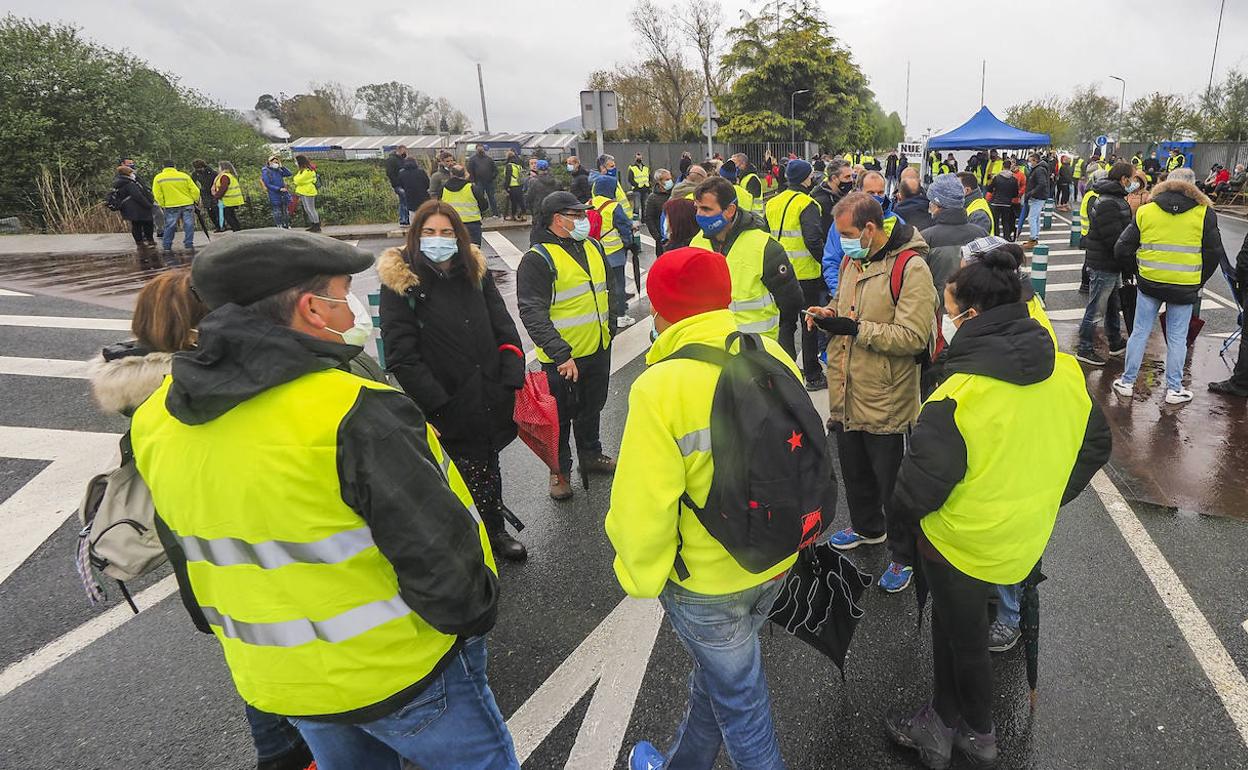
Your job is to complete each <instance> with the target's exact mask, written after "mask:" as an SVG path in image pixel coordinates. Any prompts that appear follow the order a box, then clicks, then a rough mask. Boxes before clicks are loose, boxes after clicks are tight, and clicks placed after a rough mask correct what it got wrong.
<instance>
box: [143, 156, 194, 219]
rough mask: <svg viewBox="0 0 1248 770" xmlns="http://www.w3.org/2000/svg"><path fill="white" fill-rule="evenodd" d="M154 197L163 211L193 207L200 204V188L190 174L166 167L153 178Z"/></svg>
mask: <svg viewBox="0 0 1248 770" xmlns="http://www.w3.org/2000/svg"><path fill="white" fill-rule="evenodd" d="M152 197H153V198H154V199H155V200H156V205H157V206H160V207H161V208H162V209H176V208H179V207H181V206H193V205H195V204H196V203H198V202H199V188H198V187H196V186H195V180H193V179H191V175H190V174H187V173H185V172H183V171H178V170H177V169H176V168H173V167H172V166H166V167H165V168H162V169H161V170H160V173H159V174H157V175H156V176H155V177H153V178H152Z"/></svg>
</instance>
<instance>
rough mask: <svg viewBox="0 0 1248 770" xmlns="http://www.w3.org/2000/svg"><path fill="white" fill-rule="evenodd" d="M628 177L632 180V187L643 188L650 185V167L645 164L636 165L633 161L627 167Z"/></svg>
mask: <svg viewBox="0 0 1248 770" xmlns="http://www.w3.org/2000/svg"><path fill="white" fill-rule="evenodd" d="M628 178H629V180H631V181H632V183H633V187H635V188H637V189H639V190H645V189H647V188H648V187H649V186H650V167H649V166H647V165H645V164H642V165H640V166H638V165H637V164H635V163H634V164H633V165H631V166H629V167H628Z"/></svg>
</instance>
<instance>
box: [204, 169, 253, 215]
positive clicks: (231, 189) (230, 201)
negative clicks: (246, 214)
mask: <svg viewBox="0 0 1248 770" xmlns="http://www.w3.org/2000/svg"><path fill="white" fill-rule="evenodd" d="M222 177H224V178H225V179H227V180H229V186H228V187H226V188H225V194H224V195H222V196H221V203H222V204H224V205H225V207H226V208H234V207H235V206H241V205H243V204H244V203H246V202H247V199H246V198H244V197H243V188H242V187H240V186H239V184H238V177H236V176H234V175H233V174H231V173H230V172H228V171H222V172H221V173H220V174H217V178H216V179H214V180H213V182H212V186H213V187H216V186H217V185H219V184H220V183H221V178H222Z"/></svg>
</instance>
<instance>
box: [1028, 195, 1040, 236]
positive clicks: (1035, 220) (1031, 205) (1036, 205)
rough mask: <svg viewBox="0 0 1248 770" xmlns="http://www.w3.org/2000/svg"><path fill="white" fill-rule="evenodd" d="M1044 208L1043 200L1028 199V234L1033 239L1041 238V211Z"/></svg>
mask: <svg viewBox="0 0 1248 770" xmlns="http://www.w3.org/2000/svg"><path fill="white" fill-rule="evenodd" d="M1043 210H1044V201H1043V200H1029V201H1027V235H1028V236H1029V237H1030V238H1031V240H1033V241H1035V240H1039V239H1040V212H1041V211H1043Z"/></svg>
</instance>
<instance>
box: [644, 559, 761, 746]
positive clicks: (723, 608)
mask: <svg viewBox="0 0 1248 770" xmlns="http://www.w3.org/2000/svg"><path fill="white" fill-rule="evenodd" d="M783 585H784V581H783V580H770V581H768V582H766V583H763V584H762V585H759V586H755V587H753V588H749V589H746V590H745V591H741V592H739V593H735V594H725V595H723V596H709V595H706V594H697V593H693V592H692V591H687V590H685V589H684V588H681V587H680V586H679V585H677V584H675V583H668V584H667V587H666V588H664V589H663V593H662V594H660V595H659V601H660V602H661V603H662V604H663V609H664V610H666V612H667V617H668V619H669V620H670V621H671V623H672V628H673V630H675V631H676V635H677V636H678V637H679V638H680V642H681V644H683V645H684V647H685V649H686V650H688V652H689V655H690V656H691V657H692V658H693V671H692V672H690V674H689V705H688V706H687V707H686V709H685V716H684V718H683V719H682V720H681V722H680V727H678V728H677V729H676V737H675V738H673V739H672V744H671V746H669V747H668V750H667V762H666V764H665V765H664V770H710V768H711V767H713V766H714V765H715V758H716V756H717V755H718V754H719V749H720V747H721V746H723V747H724V748H725V749H726V751H727V754H728V759H729V761H731V762H732V765H733V767H736V768H739V769H740V770H773V769H775V770H783V768H784V760H782V759H781V758H780V747H779V745H778V744H777V742H776V731H775V727H774V726H773V724H772V721H771V695H770V693H769V692H768V690H767V678H766V676H765V675H764V673H763V660H762V655H761V653H760V651H759V645H758V630H759V628H761V627H762V625H763V624H764V623H766V622H767V614H768V613H769V612H770V611H771V605H772V603H773V602H775V600H776V596H777V595H778V594H779V593H780V588H781V586H783Z"/></svg>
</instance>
